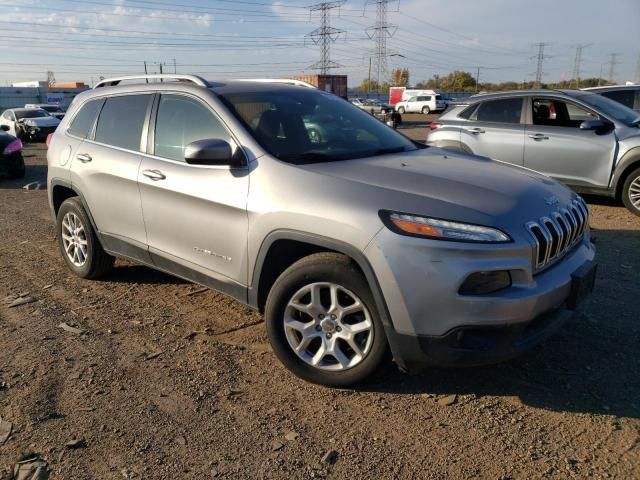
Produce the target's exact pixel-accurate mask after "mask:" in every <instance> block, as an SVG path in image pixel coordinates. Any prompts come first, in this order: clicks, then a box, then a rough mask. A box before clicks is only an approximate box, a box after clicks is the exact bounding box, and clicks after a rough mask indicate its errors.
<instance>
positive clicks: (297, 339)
mask: <svg viewBox="0 0 640 480" xmlns="http://www.w3.org/2000/svg"><path fill="white" fill-rule="evenodd" d="M284 331H285V336H286V338H287V342H288V343H289V346H290V347H291V349H292V350H293V351H294V353H295V354H296V355H297V356H298V357H299V358H300V359H301V360H303V361H304V362H305V363H307V364H308V365H311V366H312V367H315V368H318V369H321V370H329V371H341V370H346V369H349V368H352V367H355V366H356V365H358V364H360V363H361V362H362V361H363V360H364V359H365V357H366V356H367V354H368V353H369V351H370V350H371V346H372V344H373V337H374V325H373V321H372V319H371V315H370V313H369V310H368V309H367V307H366V306H365V304H364V303H363V302H362V301H361V300H360V298H358V296H357V295H355V294H354V293H353V292H351V291H350V290H347V289H346V288H344V287H342V286H340V285H338V284H335V283H329V282H318V283H312V284H309V285H306V286H304V287H302V288H301V289H300V290H298V291H297V292H296V293H295V294H294V295H293V296H292V297H291V299H290V300H289V302H288V304H287V307H286V309H285V312H284Z"/></svg>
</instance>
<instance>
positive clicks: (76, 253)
mask: <svg viewBox="0 0 640 480" xmlns="http://www.w3.org/2000/svg"><path fill="white" fill-rule="evenodd" d="M74 227H75V228H74ZM63 230H64V231H63ZM73 232H75V234H74V233H73ZM56 236H57V237H58V246H59V247H60V253H61V255H62V258H63V259H64V261H65V263H66V264H67V266H68V267H69V269H70V270H71V271H72V272H73V273H75V274H76V275H77V276H78V277H81V278H87V279H93V278H98V277H100V276H102V275H104V274H106V273H108V272H109V271H110V270H111V269H112V268H113V262H114V261H115V258H114V257H112V256H111V255H109V254H108V253H107V252H105V251H104V249H103V248H102V245H100V241H99V240H98V237H97V236H96V233H95V232H94V230H93V227H92V226H91V221H90V220H89V216H88V215H87V212H85V210H84V207H83V206H82V203H81V202H80V199H79V198H78V197H72V198H68V199H67V200H65V201H64V202H63V203H62V205H61V206H60V209H59V210H58V215H57V218H56ZM67 250H69V253H67Z"/></svg>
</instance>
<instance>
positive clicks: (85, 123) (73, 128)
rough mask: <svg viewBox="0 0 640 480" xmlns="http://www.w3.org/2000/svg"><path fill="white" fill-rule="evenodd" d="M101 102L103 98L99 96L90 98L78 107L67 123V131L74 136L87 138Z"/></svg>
mask: <svg viewBox="0 0 640 480" xmlns="http://www.w3.org/2000/svg"><path fill="white" fill-rule="evenodd" d="M103 102H104V99H102V98H99V99H96V100H90V101H88V102H87V103H85V104H84V105H83V106H82V107H80V110H79V111H78V113H77V114H76V116H75V117H74V119H73V121H72V122H71V124H70V125H69V129H68V132H69V133H70V134H71V135H74V136H76V137H80V138H87V137H88V136H89V132H91V129H92V128H93V124H94V123H95V121H96V116H97V114H98V111H100V107H101V106H102V103H103Z"/></svg>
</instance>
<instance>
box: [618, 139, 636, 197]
mask: <svg viewBox="0 0 640 480" xmlns="http://www.w3.org/2000/svg"><path fill="white" fill-rule="evenodd" d="M636 168H640V147H635V148H632V149H631V150H629V151H628V152H627V153H625V154H624V156H623V157H622V158H621V159H620V162H619V163H618V165H617V166H616V173H615V174H614V178H613V185H612V187H613V192H614V195H615V198H616V199H617V200H620V199H621V198H622V187H623V186H624V182H625V181H626V180H627V177H628V176H629V175H630V174H631V172H632V171H633V170H635V169H636ZM618 172H620V173H618Z"/></svg>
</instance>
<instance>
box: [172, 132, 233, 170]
mask: <svg viewBox="0 0 640 480" xmlns="http://www.w3.org/2000/svg"><path fill="white" fill-rule="evenodd" d="M184 160H185V162H187V163H188V164H190V165H229V166H231V167H239V166H241V164H242V161H241V156H238V155H233V153H232V152H231V145H229V142H226V141H225V140H221V139H219V138H208V139H205V140H196V141H195V142H191V143H190V144H189V145H187V148H186V149H185V151H184Z"/></svg>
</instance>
